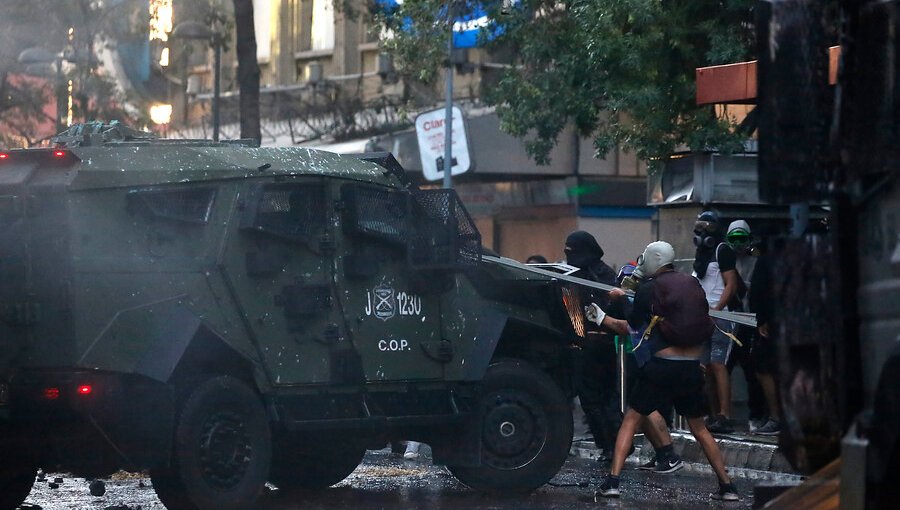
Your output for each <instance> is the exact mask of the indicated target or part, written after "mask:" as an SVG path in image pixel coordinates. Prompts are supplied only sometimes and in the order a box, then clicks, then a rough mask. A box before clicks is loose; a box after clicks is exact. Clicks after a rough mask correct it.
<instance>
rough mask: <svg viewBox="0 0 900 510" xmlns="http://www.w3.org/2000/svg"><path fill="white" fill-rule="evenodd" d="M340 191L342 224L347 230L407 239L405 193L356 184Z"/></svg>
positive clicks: (401, 240) (406, 203)
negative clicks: (342, 213) (343, 211)
mask: <svg viewBox="0 0 900 510" xmlns="http://www.w3.org/2000/svg"><path fill="white" fill-rule="evenodd" d="M341 194H342V197H343V200H344V203H345V205H346V207H347V208H346V212H347V217H346V218H345V221H344V226H345V228H346V229H348V230H349V231H350V232H357V233H362V234H367V235H370V236H373V237H377V238H380V239H384V240H386V241H392V242H395V243H404V242H406V238H407V236H408V232H409V223H410V222H409V195H408V194H406V193H404V192H399V191H391V190H387V189H380V188H372V187H368V186H359V185H346V186H344V187H343V188H341Z"/></svg>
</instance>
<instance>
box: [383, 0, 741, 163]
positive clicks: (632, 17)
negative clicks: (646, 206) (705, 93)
mask: <svg viewBox="0 0 900 510" xmlns="http://www.w3.org/2000/svg"><path fill="white" fill-rule="evenodd" d="M454 3H455V4H457V5H459V4H476V3H482V4H484V5H485V7H486V8H487V10H488V12H489V15H490V17H491V18H492V19H493V20H494V24H493V25H492V26H491V27H488V28H487V29H484V30H483V31H482V33H483V35H486V34H487V33H492V34H494V35H495V36H496V37H495V38H494V39H493V40H492V41H490V42H489V43H487V48H488V49H489V50H497V49H504V50H505V51H508V52H509V53H510V54H512V55H515V58H514V59H513V61H512V62H511V63H512V64H513V65H511V66H510V67H509V68H508V69H507V70H506V71H505V72H504V73H503V74H502V76H501V78H500V79H499V80H498V82H497V83H496V85H495V86H492V87H491V88H490V89H489V90H487V91H486V94H485V98H484V99H485V100H486V102H487V103H488V104H491V105H494V106H496V108H497V114H498V116H499V117H500V120H501V127H502V128H503V129H504V130H505V131H507V132H509V133H511V134H513V135H515V136H517V137H520V138H523V139H525V141H526V147H527V149H528V152H529V154H531V156H532V157H534V158H535V160H536V161H538V162H540V163H546V162H548V155H549V153H550V150H551V149H552V148H553V146H554V145H555V144H556V141H557V137H558V136H559V134H560V133H561V132H562V130H563V128H564V127H565V126H567V125H569V124H571V125H574V127H575V128H576V130H577V132H578V133H579V134H580V135H582V136H589V137H592V138H593V140H594V145H595V148H596V155H598V156H601V157H602V156H604V155H605V154H607V153H608V152H609V150H610V149H612V148H613V147H614V146H615V145H616V144H618V145H620V146H622V147H624V148H625V149H628V150H631V151H634V152H636V153H637V155H638V156H639V157H640V158H642V159H645V160H650V161H653V160H657V159H659V158H662V157H665V156H667V155H669V154H671V153H672V152H673V150H675V149H676V147H679V146H682V145H685V146H688V147H690V148H691V149H695V150H696V149H704V148H708V147H717V148H719V149H722V150H730V149H735V148H736V147H739V146H740V143H739V136H738V135H736V134H735V133H734V129H733V128H734V123H733V120H732V119H729V118H726V117H722V116H717V115H716V114H715V111H714V110H712V109H711V108H708V107H706V108H701V107H697V106H696V103H695V76H694V73H695V71H694V70H695V68H697V67H702V66H706V65H714V64H721V63H730V62H735V61H739V60H742V59H747V58H749V57H750V55H751V51H750V49H751V48H752V47H753V25H752V20H753V13H752V5H753V1H752V0H568V1H559V0H520V1H519V2H513V3H512V7H511V8H509V9H508V13H506V14H501V12H500V11H501V6H502V5H503V4H507V5H509V4H508V2H501V1H500V0H485V1H484V2H474V1H472V0H457V1H456V2H454ZM382 5H383V3H382V2H379V1H377V0H376V2H375V8H374V9H373V11H372V12H373V15H374V17H375V19H377V20H378V21H380V22H381V23H382V24H383V25H384V26H385V27H386V28H388V29H389V30H390V33H391V34H392V37H391V38H389V39H387V40H386V41H385V46H386V48H387V50H388V51H390V52H391V53H393V54H394V57H395V59H396V61H397V67H398V70H399V71H400V72H401V73H403V74H404V75H405V76H410V77H414V78H416V79H419V80H425V81H433V80H434V79H435V78H436V77H437V76H438V71H439V67H440V66H442V65H443V64H444V62H445V57H443V56H441V55H443V54H445V52H446V50H442V49H441V48H442V47H445V45H446V40H447V36H446V34H447V30H448V28H447V19H446V17H447V16H446V12H447V9H446V5H447V2H446V1H441V0H406V1H405V2H402V3H401V4H400V5H396V6H395V7H394V8H393V9H392V10H389V11H386V10H384V9H382V8H380V7H381V6H382ZM463 7H466V5H463Z"/></svg>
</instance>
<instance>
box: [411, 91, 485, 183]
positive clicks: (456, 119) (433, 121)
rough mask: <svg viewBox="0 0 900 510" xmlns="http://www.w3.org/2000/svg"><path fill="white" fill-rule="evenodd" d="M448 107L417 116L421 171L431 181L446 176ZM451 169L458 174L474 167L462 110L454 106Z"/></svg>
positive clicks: (451, 173) (452, 172)
mask: <svg viewBox="0 0 900 510" xmlns="http://www.w3.org/2000/svg"><path fill="white" fill-rule="evenodd" d="M444 115H445V110H444V108H440V109H438V110H432V111H430V112H426V113H423V114H421V115H419V116H418V117H416V138H417V139H418V142H419V156H420V157H421V161H422V174H423V175H424V176H425V179H427V180H429V181H438V180H441V179H443V177H444V168H445V166H446V165H445V164H444V159H445V151H444V147H445V141H444V140H445V136H446V130H445V128H444V126H445V125H446V120H445V118H444ZM451 134H452V135H453V136H452V141H451V143H450V148H451V151H450V152H451V156H450V158H451V164H450V168H451V172H450V175H459V174H462V173H465V172H467V171H469V169H470V168H471V166H472V162H471V159H470V158H469V140H468V138H467V136H466V126H465V122H464V121H463V115H462V111H460V109H459V108H458V107H456V106H454V107H453V123H452V131H451Z"/></svg>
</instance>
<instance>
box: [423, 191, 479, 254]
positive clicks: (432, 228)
mask: <svg viewBox="0 0 900 510" xmlns="http://www.w3.org/2000/svg"><path fill="white" fill-rule="evenodd" d="M413 204H414V206H413V214H412V217H413V221H414V228H413V229H412V235H411V236H410V239H409V250H408V258H409V263H410V265H411V266H413V267H418V268H435V269H437V268H459V267H465V266H474V265H476V264H478V263H479V262H480V261H481V234H480V233H479V232H478V229H477V228H476V227H475V222H473V221H472V218H470V217H469V214H468V213H467V212H466V210H465V208H464V207H463V206H462V203H461V202H460V200H459V197H458V196H457V195H456V192H455V191H453V190H450V189H436V190H423V191H417V192H415V193H414V194H413Z"/></svg>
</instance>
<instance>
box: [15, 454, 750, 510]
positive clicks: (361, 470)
mask: <svg viewBox="0 0 900 510" xmlns="http://www.w3.org/2000/svg"><path fill="white" fill-rule="evenodd" d="M428 453H429V452H428V449H427V447H423V456H422V458H420V459H419V460H417V461H405V460H403V459H401V458H398V457H395V456H393V455H392V454H391V453H390V450H389V449H385V450H379V451H370V452H369V453H368V454H367V455H366V457H365V459H364V461H363V463H362V464H361V465H360V466H359V467H358V468H357V469H356V471H355V472H354V473H353V474H352V475H350V477H349V478H347V479H346V480H344V481H343V482H341V483H340V484H338V485H337V486H335V487H332V488H330V489H327V490H324V491H317V492H309V493H306V494H302V495H294V496H292V497H287V496H286V495H283V494H282V493H281V492H280V491H278V490H271V491H270V492H269V493H268V494H267V495H266V496H265V497H264V498H263V501H261V503H260V505H259V510H300V509H303V510H316V509H334V508H351V509H354V510H361V509H385V510H394V509H396V510H400V509H410V508H416V509H418V508H422V509H428V510H442V509H454V510H459V509H479V510H482V509H483V510H488V509H490V510H493V509H509V510H513V509H515V510H519V509H524V510H528V509H535V510H537V509H551V508H552V509H560V510H565V509H585V508H622V509H625V508H629V509H631V508H640V509H654V510H655V509H693V508H706V507H710V508H727V509H741V510H745V509H749V508H752V503H753V501H752V491H753V489H752V487H753V483H754V480H750V479H747V478H740V477H738V478H736V482H737V485H738V489H739V492H740V493H741V496H742V500H741V501H740V502H736V503H720V502H714V501H710V499H709V495H710V494H711V493H712V492H713V491H714V490H715V489H716V487H717V484H716V479H715V477H714V476H713V475H710V474H706V473H699V472H689V471H687V470H684V471H681V472H677V473H674V474H670V475H657V474H654V473H646V472H643V471H637V470H636V469H634V466H633V465H631V466H628V467H627V468H626V471H625V472H624V473H623V477H622V480H623V481H622V486H621V488H622V497H621V499H619V500H600V501H599V502H594V486H595V485H596V484H597V483H598V481H599V479H600V477H602V476H603V474H604V473H605V471H604V470H603V469H601V468H600V467H599V466H598V464H597V463H596V462H594V461H592V460H588V459H583V458H579V457H576V456H571V457H569V460H568V461H567V462H566V464H565V466H564V467H563V469H562V471H561V472H560V474H559V475H558V476H557V477H556V478H554V479H553V480H552V481H551V483H550V484H548V485H546V486H544V487H542V488H541V489H539V490H537V491H535V492H534V493H532V494H529V495H517V496H507V497H500V496H493V495H486V494H481V493H478V492H475V491H472V490H470V489H468V488H466V487H465V486H463V485H462V484H461V483H459V482H458V481H456V479H455V478H453V476H452V475H450V474H449V473H448V472H447V471H446V470H445V469H444V468H443V467H439V466H433V465H431V461H430V458H429V456H428ZM56 477H62V478H63V481H62V484H60V486H59V487H58V488H55V489H53V488H50V484H49V482H53V481H54V479H55V478H56ZM106 489H107V490H106V494H105V495H104V496H102V497H92V496H90V494H89V492H88V482H87V481H85V480H83V479H79V478H68V477H66V476H65V475H59V474H52V475H48V476H47V480H46V481H41V482H37V483H36V484H35V488H34V490H33V491H32V493H31V496H30V497H29V498H28V500H27V504H26V505H23V506H22V508H23V509H29V510H37V509H39V508H42V509H46V510H81V509H91V510H138V508H140V510H164V508H165V507H164V506H163V505H162V504H161V503H160V502H159V500H158V499H157V498H156V495H155V494H154V492H153V488H152V486H151V484H150V480H149V479H147V478H143V477H141V476H140V475H128V474H125V473H120V474H118V475H117V476H115V477H113V479H110V480H107V485H106ZM29 505H31V506H29Z"/></svg>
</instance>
